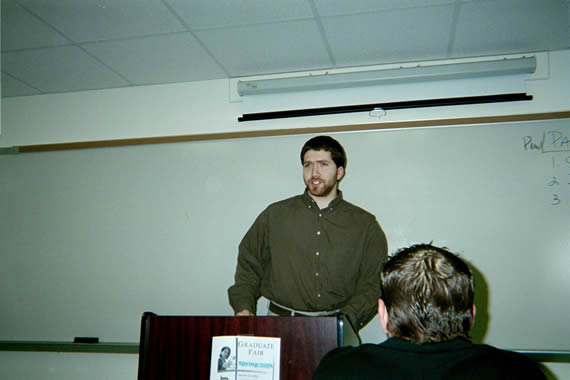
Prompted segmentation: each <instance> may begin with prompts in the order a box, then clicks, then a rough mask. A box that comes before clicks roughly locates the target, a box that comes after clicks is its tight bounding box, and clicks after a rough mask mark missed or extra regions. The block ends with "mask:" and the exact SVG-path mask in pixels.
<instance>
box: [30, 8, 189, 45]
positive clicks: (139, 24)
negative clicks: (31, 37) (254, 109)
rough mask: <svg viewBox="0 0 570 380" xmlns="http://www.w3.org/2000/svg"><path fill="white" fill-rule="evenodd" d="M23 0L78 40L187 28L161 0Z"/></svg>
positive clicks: (44, 17) (55, 25) (32, 9)
mask: <svg viewBox="0 0 570 380" xmlns="http://www.w3.org/2000/svg"><path fill="white" fill-rule="evenodd" d="M20 1H21V2H22V4H24V6H26V7H27V8H28V9H30V10H31V11H32V12H34V13H36V14H37V15H38V16H39V17H41V18H42V19H43V20H45V21H46V22H47V23H49V24H51V25H52V26H54V27H55V28H56V29H57V30H59V31H60V32H61V33H63V34H64V35H66V36H67V37H68V38H70V39H71V40H73V41H75V42H85V41H101V40H109V39H119V38H128V37H140V36H146V35H150V34H157V33H169V32H180V31H183V30H185V28H184V26H183V25H182V24H181V23H180V21H178V19H177V18H176V17H175V16H174V15H173V14H172V13H171V12H170V10H169V9H168V8H167V7H166V6H165V5H164V4H163V3H162V2H161V1H160V0H56V1H45V0H20Z"/></svg>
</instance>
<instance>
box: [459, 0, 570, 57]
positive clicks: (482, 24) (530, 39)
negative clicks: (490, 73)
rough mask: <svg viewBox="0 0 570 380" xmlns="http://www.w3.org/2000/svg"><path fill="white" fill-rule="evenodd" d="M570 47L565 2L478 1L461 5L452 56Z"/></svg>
mask: <svg viewBox="0 0 570 380" xmlns="http://www.w3.org/2000/svg"><path fill="white" fill-rule="evenodd" d="M567 47H568V6H567V2H565V1H564V0H541V1H536V0H500V1H496V0H493V1H478V2H469V3H464V4H462V5H461V8H460V12H459V18H458V23H457V33H456V37H455V44H454V47H453V55H454V56H465V55H469V56H473V55H478V54H485V55H490V54H508V53H516V52H529V51H542V50H556V49H564V48H567Z"/></svg>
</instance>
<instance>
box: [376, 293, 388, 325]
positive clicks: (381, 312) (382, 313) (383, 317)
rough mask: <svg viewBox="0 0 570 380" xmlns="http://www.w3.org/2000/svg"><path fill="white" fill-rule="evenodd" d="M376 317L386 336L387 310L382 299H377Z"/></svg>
mask: <svg viewBox="0 0 570 380" xmlns="http://www.w3.org/2000/svg"><path fill="white" fill-rule="evenodd" d="M378 316H379V317H380V326H382V331H384V334H388V310H387V309H386V305H385V304H384V300H382V298H378Z"/></svg>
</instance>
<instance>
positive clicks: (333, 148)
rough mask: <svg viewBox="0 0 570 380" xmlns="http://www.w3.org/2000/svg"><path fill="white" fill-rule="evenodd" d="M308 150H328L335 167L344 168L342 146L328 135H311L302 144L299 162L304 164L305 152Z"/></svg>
mask: <svg viewBox="0 0 570 380" xmlns="http://www.w3.org/2000/svg"><path fill="white" fill-rule="evenodd" d="M309 150H315V151H319V150H324V151H325V152H330V153H331V157H332V160H333V162H334V163H335V165H336V167H337V168H339V167H341V166H342V167H343V168H345V169H346V153H345V152H344V148H343V147H342V145H340V143H339V142H338V141H336V140H335V139H333V138H332V137H330V136H317V137H313V138H312V139H310V140H309V141H307V142H306V143H305V145H303V149H301V164H304V159H305V153H307V151H309Z"/></svg>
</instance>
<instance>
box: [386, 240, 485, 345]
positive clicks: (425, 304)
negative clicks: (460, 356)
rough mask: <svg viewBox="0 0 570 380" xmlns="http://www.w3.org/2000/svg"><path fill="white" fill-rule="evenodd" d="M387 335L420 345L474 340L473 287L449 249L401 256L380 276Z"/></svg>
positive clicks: (426, 247) (418, 248)
mask: <svg viewBox="0 0 570 380" xmlns="http://www.w3.org/2000/svg"><path fill="white" fill-rule="evenodd" d="M380 281H381V287H382V300H383V301H384V304H385V305H386V309H387V311H388V326H387V329H388V332H389V333H390V334H391V335H393V336H398V337H401V338H404V339H408V340H410V341H412V342H415V343H424V342H441V341H446V340H450V339H453V338H456V337H464V338H468V339H469V330H470V329H471V326H472V323H473V309H472V306H473V300H474V293H473V292H474V284H473V275H472V273H471V270H470V269H469V267H468V266H467V264H466V263H465V262H463V261H462V260H461V259H460V258H459V257H457V256H456V255H454V254H453V253H451V252H450V251H448V250H447V249H445V248H439V247H435V246H433V245H431V244H418V245H413V246H411V247H409V248H404V249H401V250H399V251H397V252H396V253H395V254H394V256H392V257H391V258H390V259H389V260H388V262H387V263H386V264H385V265H384V268H383V269H382V273H381V276H380Z"/></svg>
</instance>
